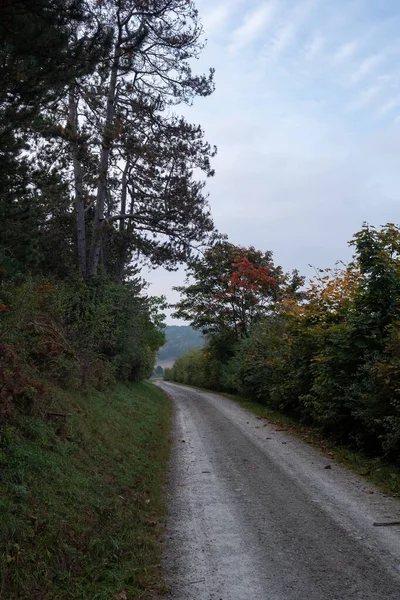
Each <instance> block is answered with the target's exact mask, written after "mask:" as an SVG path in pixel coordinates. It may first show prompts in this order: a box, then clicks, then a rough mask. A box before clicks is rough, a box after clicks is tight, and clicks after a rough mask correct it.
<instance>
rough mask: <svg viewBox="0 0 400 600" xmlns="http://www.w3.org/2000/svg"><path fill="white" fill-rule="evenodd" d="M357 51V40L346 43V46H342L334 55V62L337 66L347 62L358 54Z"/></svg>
mask: <svg viewBox="0 0 400 600" xmlns="http://www.w3.org/2000/svg"><path fill="white" fill-rule="evenodd" d="M357 50H358V42H357V41H356V40H352V41H351V42H346V43H345V44H342V45H341V46H340V47H339V48H338V49H337V50H336V52H335V53H334V54H333V57H332V62H333V63H334V64H336V65H337V64H340V63H343V62H346V61H348V60H349V59H350V58H352V57H353V56H354V55H355V54H356V52H357Z"/></svg>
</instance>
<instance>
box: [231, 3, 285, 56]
mask: <svg viewBox="0 0 400 600" xmlns="http://www.w3.org/2000/svg"><path fill="white" fill-rule="evenodd" d="M276 9H277V5H276V3H275V2H269V3H268V4H267V5H263V6H260V7H258V8H257V9H256V10H255V11H254V12H252V13H250V14H248V15H247V16H246V17H245V19H244V22H243V24H242V25H240V27H238V28H237V29H236V30H235V31H234V32H233V33H232V41H231V45H230V49H231V50H237V49H239V48H243V47H244V46H247V45H248V44H250V43H251V42H253V41H254V40H255V39H256V38H257V37H258V35H259V34H260V33H261V31H262V30H263V29H265V28H266V27H267V26H268V25H269V24H270V23H271V22H272V20H273V18H274V16H275V13H276Z"/></svg>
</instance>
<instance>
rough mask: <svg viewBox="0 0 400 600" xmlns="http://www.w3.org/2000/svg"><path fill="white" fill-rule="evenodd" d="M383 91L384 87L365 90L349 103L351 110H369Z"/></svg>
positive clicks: (371, 87) (378, 86) (376, 86)
mask: <svg viewBox="0 0 400 600" xmlns="http://www.w3.org/2000/svg"><path fill="white" fill-rule="evenodd" d="M381 91H382V87H381V86H380V85H373V86H370V87H369V88H367V89H365V90H362V91H361V92H360V93H359V95H358V96H356V97H355V98H354V99H353V100H352V101H351V102H350V103H349V105H348V108H349V110H362V109H364V108H367V107H368V106H369V105H370V104H371V103H372V102H373V100H375V99H376V97H377V96H378V95H379V93H380V92H381Z"/></svg>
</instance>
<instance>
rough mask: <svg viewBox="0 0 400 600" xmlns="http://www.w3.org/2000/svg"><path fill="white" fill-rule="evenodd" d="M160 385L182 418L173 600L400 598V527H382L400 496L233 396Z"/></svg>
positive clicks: (169, 568)
mask: <svg viewBox="0 0 400 600" xmlns="http://www.w3.org/2000/svg"><path fill="white" fill-rule="evenodd" d="M160 386H161V387H162V389H164V390H165V391H166V392H167V393H168V395H169V396H170V397H171V399H172V401H173V405H174V414H175V416H174V445H173V450H172V459H171V477H170V486H169V519H168V526H167V543H168V549H167V558H166V561H165V571H166V576H167V579H168V582H169V585H170V590H171V591H170V593H169V595H168V598H174V599H176V600H372V599H374V600H399V599H400V527H374V525H373V523H374V522H385V521H398V520H400V504H399V503H398V502H397V500H395V499H393V498H390V497H386V496H384V495H383V494H381V493H379V492H378V491H377V490H374V488H372V490H371V486H370V484H366V483H365V481H363V480H362V479H360V478H358V477H356V476H354V475H352V474H351V473H349V472H347V471H345V470H343V469H342V468H340V467H339V466H337V465H335V464H334V463H332V462H331V463H329V461H327V458H326V456H324V455H322V454H321V453H320V452H319V451H317V450H316V449H314V448H311V447H309V446H307V445H306V444H305V443H303V442H302V441H300V440H298V439H296V438H294V437H291V436H290V435H288V434H287V433H285V432H284V431H280V430H279V429H278V428H276V427H274V426H273V425H270V424H267V423H266V421H265V420H259V419H257V417H255V416H254V415H253V414H251V413H249V412H248V411H246V410H244V409H243V408H242V407H240V406H239V405H237V404H236V403H234V402H232V401H230V400H228V399H226V398H223V397H221V396H218V395H216V394H211V393H206V392H201V391H196V390H192V389H190V388H185V387H183V386H178V385H175V384H170V383H161V384H160ZM328 465H329V466H330V467H331V468H330V469H327V468H326V467H327V466H328ZM373 490H374V493H370V492H371V491H373ZM366 492H369V493H366Z"/></svg>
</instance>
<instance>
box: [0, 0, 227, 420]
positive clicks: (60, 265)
mask: <svg viewBox="0 0 400 600" xmlns="http://www.w3.org/2000/svg"><path fill="white" fill-rule="evenodd" d="M0 11H1V12H0V29H1V31H0V34H1V35H0V37H1V44H2V45H1V47H0V53H1V67H0V80H1V83H0V153H1V166H0V215H1V219H0V274H1V285H0V312H1V330H0V350H1V354H0V355H1V358H0V361H1V363H0V378H1V379H0V389H1V405H0V414H1V415H2V416H5V415H7V414H12V413H13V412H14V411H15V410H17V411H18V410H19V409H20V408H22V409H23V410H25V409H29V407H32V406H34V405H35V404H37V403H38V404H40V402H41V397H42V396H44V395H45V393H46V392H45V391H44V388H45V387H46V386H45V385H44V384H42V382H41V378H42V375H43V374H44V373H45V374H46V378H47V379H51V380H54V381H56V382H58V383H60V384H61V385H62V386H64V387H68V386H71V387H73V388H74V387H77V386H85V385H94V386H95V387H99V388H104V387H107V386H108V385H112V384H113V382H116V381H138V380H141V379H144V378H146V377H148V376H149V375H150V374H151V372H152V369H153V366H154V360H155V355H156V352H157V350H158V349H159V347H160V346H162V345H163V343H164V341H165V335H164V322H163V318H164V317H163V308H164V304H165V303H164V302H163V300H162V299H159V298H152V297H148V296H147V295H146V292H145V282H144V281H143V280H142V278H141V276H140V269H141V267H142V266H143V265H147V266H150V267H157V266H159V265H163V266H164V267H165V268H167V269H175V268H176V266H177V265H178V264H181V263H185V262H187V261H190V260H191V259H192V257H193V254H194V253H195V252H196V248H197V247H198V246H199V245H207V244H209V243H212V239H213V237H215V236H217V234H216V232H215V229H214V225H213V222H212V218H211V215H210V210H209V205H208V200H207V194H206V193H205V191H204V186H205V179H207V177H211V176H212V175H213V170H212V167H211V160H212V157H213V156H214V154H215V148H213V147H212V146H211V145H210V144H209V143H208V142H207V141H206V140H205V139H204V133H203V131H202V129H201V127H200V126H198V125H194V124H191V123H189V122H187V121H186V120H185V119H184V118H183V117H181V116H179V114H178V113H177V112H176V108H175V107H177V105H179V104H181V103H186V104H191V103H192V101H193V100H194V98H195V97H196V96H207V95H209V94H210V93H212V91H213V88H214V84H213V71H212V69H210V71H209V73H207V74H200V75H198V74H195V73H193V72H192V68H191V64H192V62H191V61H192V59H194V58H196V57H197V56H198V54H199V53H200V51H201V49H202V41H201V35H202V27H201V24H200V21H199V18H198V14H197V11H196V9H195V7H194V4H193V3H192V2H186V1H183V0H173V1H172V2H171V1H168V2H167V1H166V0H159V1H158V2H155V3H154V2H151V3H149V2H148V1H146V0H142V1H140V2H139V1H136V2H131V1H128V0H126V1H120V0H105V1H104V2H97V1H92V0H76V1H75V0H74V1H73V2H69V3H65V2H62V1H61V0H34V1H33V2H32V1H29V2H28V1H26V2H25V1H21V2H18V3H17V4H16V3H14V2H12V1H7V2H5V3H4V2H3V3H2V5H1V9H0ZM195 173H196V175H195ZM200 174H201V177H200ZM196 177H197V178H196Z"/></svg>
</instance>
